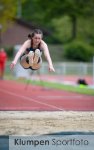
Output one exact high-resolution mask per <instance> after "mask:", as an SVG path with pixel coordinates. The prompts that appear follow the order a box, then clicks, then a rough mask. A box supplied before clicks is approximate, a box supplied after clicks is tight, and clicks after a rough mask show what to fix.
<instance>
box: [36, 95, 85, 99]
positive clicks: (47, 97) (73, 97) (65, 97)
mask: <svg viewBox="0 0 94 150" xmlns="http://www.w3.org/2000/svg"><path fill="white" fill-rule="evenodd" d="M37 97H39V98H42V99H43V98H45V99H70V98H72V99H79V98H82V97H83V96H80V95H79V96H77V95H74V96H71V95H70V96H67V95H66V96H59V95H58V96H56V95H51V96H37Z"/></svg>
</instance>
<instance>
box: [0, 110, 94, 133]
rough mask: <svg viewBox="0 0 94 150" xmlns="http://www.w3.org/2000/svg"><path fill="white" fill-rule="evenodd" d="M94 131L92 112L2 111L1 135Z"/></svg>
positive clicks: (0, 121)
mask: <svg viewBox="0 0 94 150" xmlns="http://www.w3.org/2000/svg"><path fill="white" fill-rule="evenodd" d="M63 131H85V132H93V131H94V112H93V111H92V112H91V111H89V112H87V111H84V112H82V111H51V112H48V111H44V112H43V111H40V112H38V111H36V112H34V111H0V135H39V134H48V133H56V132H63Z"/></svg>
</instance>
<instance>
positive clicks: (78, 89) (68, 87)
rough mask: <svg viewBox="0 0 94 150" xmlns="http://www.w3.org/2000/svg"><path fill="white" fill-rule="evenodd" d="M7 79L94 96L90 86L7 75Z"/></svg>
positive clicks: (93, 90)
mask: <svg viewBox="0 0 94 150" xmlns="http://www.w3.org/2000/svg"><path fill="white" fill-rule="evenodd" d="M5 78H6V79H7V80H16V81H17V82H22V83H25V84H27V85H28V86H29V85H40V86H43V87H45V88H46V87H47V88H54V89H60V90H66V91H70V92H76V93H80V94H85V95H91V96H93V95H94V89H91V88H89V87H88V86H83V85H77V86H74V85H65V84H60V83H51V82H46V81H36V80H26V79H23V78H22V79H21V78H20V79H19V78H18V79H16V78H14V77H13V76H11V75H6V76H5Z"/></svg>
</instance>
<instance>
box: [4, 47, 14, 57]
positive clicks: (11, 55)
mask: <svg viewBox="0 0 94 150" xmlns="http://www.w3.org/2000/svg"><path fill="white" fill-rule="evenodd" d="M4 49H5V51H6V53H7V55H8V58H9V59H11V58H12V57H13V53H14V48H13V47H5V48H4Z"/></svg>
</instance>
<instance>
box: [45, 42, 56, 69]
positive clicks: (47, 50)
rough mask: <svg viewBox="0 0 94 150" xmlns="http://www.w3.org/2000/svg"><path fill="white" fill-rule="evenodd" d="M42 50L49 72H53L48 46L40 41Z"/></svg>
mask: <svg viewBox="0 0 94 150" xmlns="http://www.w3.org/2000/svg"><path fill="white" fill-rule="evenodd" d="M42 48H43V52H44V56H45V58H46V59H47V61H48V64H49V71H54V72H55V69H54V67H53V64H52V59H51V56H50V53H49V49H48V46H47V44H46V43H45V42H44V41H42Z"/></svg>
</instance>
